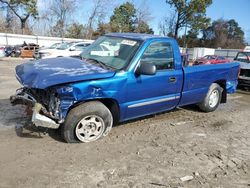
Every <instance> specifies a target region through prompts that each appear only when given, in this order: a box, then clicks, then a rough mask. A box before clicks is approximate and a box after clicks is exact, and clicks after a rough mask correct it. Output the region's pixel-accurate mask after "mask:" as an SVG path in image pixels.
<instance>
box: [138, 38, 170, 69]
mask: <svg viewBox="0 0 250 188" xmlns="http://www.w3.org/2000/svg"><path fill="white" fill-rule="evenodd" d="M145 62H147V63H153V64H154V65H155V66H156V69H157V70H166V69H173V68H174V58H173V49H172V46H171V44H170V43H167V42H153V43H151V44H150V45H149V46H148V47H147V49H146V50H145V51H144V53H143V55H142V57H141V63H145Z"/></svg>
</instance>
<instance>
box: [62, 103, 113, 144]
mask: <svg viewBox="0 0 250 188" xmlns="http://www.w3.org/2000/svg"><path fill="white" fill-rule="evenodd" d="M112 124H113V117H112V114H111V112H110V111H109V109H108V108H107V107H106V106H105V105H104V104H102V103H101V102H99V101H91V102H86V103H83V104H81V105H79V106H77V107H75V108H73V109H72V110H70V112H69V114H68V116H67V118H66V120H65V122H64V124H63V125H62V127H61V134H62V137H63V138H64V140H65V141H66V142H68V143H77V142H85V143H86V142H92V141H95V140H97V139H99V138H101V137H103V136H106V135H107V134H108V133H109V131H110V130H111V128H112Z"/></svg>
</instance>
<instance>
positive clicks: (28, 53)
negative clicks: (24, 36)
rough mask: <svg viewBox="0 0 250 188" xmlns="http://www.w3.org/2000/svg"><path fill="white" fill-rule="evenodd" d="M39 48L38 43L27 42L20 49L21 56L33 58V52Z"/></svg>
mask: <svg viewBox="0 0 250 188" xmlns="http://www.w3.org/2000/svg"><path fill="white" fill-rule="evenodd" d="M38 49H39V45H36V44H29V45H27V46H24V47H23V48H22V49H21V55H20V57H22V58H33V57H34V54H35V52H36V51H37V50H38Z"/></svg>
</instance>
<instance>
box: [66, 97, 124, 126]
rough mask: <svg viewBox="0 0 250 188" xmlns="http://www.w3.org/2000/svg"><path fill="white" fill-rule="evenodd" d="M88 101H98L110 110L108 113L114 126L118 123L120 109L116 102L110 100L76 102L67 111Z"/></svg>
mask: <svg viewBox="0 0 250 188" xmlns="http://www.w3.org/2000/svg"><path fill="white" fill-rule="evenodd" d="M90 101H100V102H101V103H103V104H104V105H105V106H106V107H107V108H108V109H109V110H110V112H111V114H112V116H113V122H114V124H117V123H118V122H119V120H120V108H119V105H118V102H117V101H116V100H114V99H110V98H105V99H94V100H87V101H81V102H78V103H76V104H74V105H73V106H71V107H70V109H69V111H70V110H71V109H73V108H74V107H76V106H78V105H81V104H82V103H85V102H90Z"/></svg>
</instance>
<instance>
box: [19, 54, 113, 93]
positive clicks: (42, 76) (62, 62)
mask: <svg viewBox="0 0 250 188" xmlns="http://www.w3.org/2000/svg"><path fill="white" fill-rule="evenodd" d="M114 74H115V71H113V70H107V69H104V68H101V67H99V66H97V65H94V64H90V63H87V62H84V61H82V60H80V59H76V58H69V57H66V58H65V57H62V58H51V59H43V60H38V61H33V62H29V63H24V64H21V65H18V66H16V77H17V79H18V80H19V82H20V83H21V84H22V85H23V86H25V87H29V88H38V89H45V88H47V87H50V86H54V85H58V84H63V83H72V82H77V81H85V80H93V79H102V78H109V77H113V76H114Z"/></svg>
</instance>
